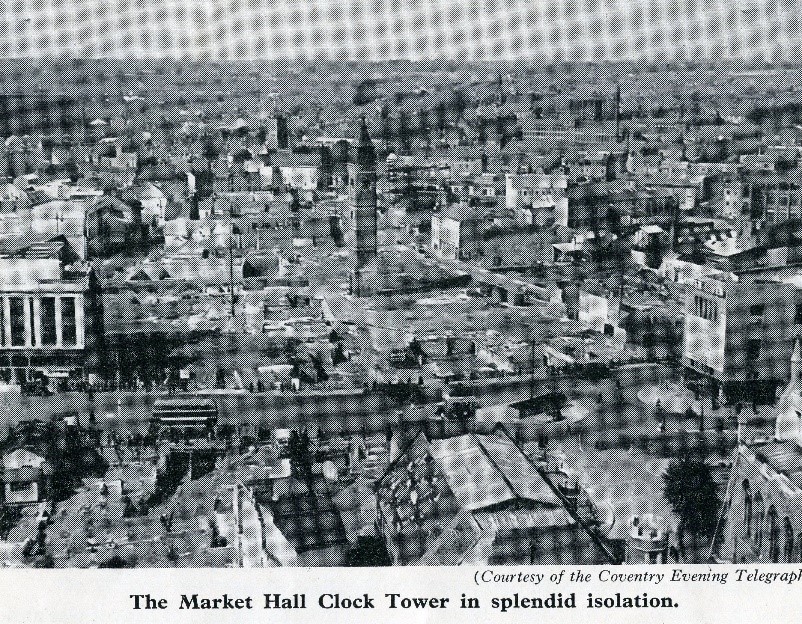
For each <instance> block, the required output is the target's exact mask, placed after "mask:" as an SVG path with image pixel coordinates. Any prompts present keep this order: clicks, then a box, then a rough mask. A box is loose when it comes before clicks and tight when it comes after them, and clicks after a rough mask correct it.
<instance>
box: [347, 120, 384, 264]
mask: <svg viewBox="0 0 802 624" xmlns="http://www.w3.org/2000/svg"><path fill="white" fill-rule="evenodd" d="M348 178H349V187H348V190H349V192H348V197H349V208H350V211H351V215H350V217H351V218H350V221H351V229H352V230H353V234H354V246H355V251H356V267H355V270H356V271H360V270H362V269H363V268H365V266H366V265H368V264H369V263H370V262H371V261H372V260H373V259H374V258H375V257H376V245H377V241H376V237H377V234H376V229H377V222H378V218H377V213H376V151H375V150H374V148H373V142H372V141H371V140H370V136H369V135H368V126H367V124H366V123H365V118H364V117H363V118H362V125H361V127H360V130H359V143H358V145H357V148H356V156H355V158H354V159H353V162H352V163H349V165H348Z"/></svg>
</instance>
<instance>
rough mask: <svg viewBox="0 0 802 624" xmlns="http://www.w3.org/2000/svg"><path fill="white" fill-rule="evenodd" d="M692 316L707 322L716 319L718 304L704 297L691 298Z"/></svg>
mask: <svg viewBox="0 0 802 624" xmlns="http://www.w3.org/2000/svg"><path fill="white" fill-rule="evenodd" d="M693 303H694V315H695V316H698V317H700V318H703V319H706V320H708V321H715V320H716V319H718V304H717V303H716V302H715V301H711V300H710V299H707V298H705V297H699V296H696V297H694V298H693Z"/></svg>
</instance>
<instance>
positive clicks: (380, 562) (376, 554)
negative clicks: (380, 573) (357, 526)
mask: <svg viewBox="0 0 802 624" xmlns="http://www.w3.org/2000/svg"><path fill="white" fill-rule="evenodd" d="M392 564H393V562H392V559H390V554H389V553H388V552H387V546H386V545H385V543H384V540H383V539H381V538H380V537H375V536H372V535H360V536H359V537H357V538H356V542H354V543H353V545H352V546H351V548H349V549H348V551H347V552H346V553H345V558H344V559H343V566H345V567H347V568H362V567H379V566H390V565H392Z"/></svg>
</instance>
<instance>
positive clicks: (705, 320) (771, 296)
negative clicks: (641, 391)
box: [683, 274, 802, 401]
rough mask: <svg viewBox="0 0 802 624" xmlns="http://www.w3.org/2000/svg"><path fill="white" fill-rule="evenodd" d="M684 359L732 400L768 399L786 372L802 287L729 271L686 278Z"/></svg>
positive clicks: (801, 316) (799, 321)
mask: <svg viewBox="0 0 802 624" xmlns="http://www.w3.org/2000/svg"><path fill="white" fill-rule="evenodd" d="M687 286H688V288H687V290H686V301H685V328H684V333H685V336H684V343H683V364H684V366H685V368H686V372H688V373H690V374H691V375H692V376H695V375H698V376H701V377H703V378H706V379H708V380H709V381H710V382H711V385H712V386H713V387H717V388H722V389H723V390H724V393H725V396H726V397H728V398H729V399H730V400H735V401H740V400H743V401H750V400H752V399H757V400H761V399H763V400H773V398H774V396H775V392H776V389H777V387H779V386H780V385H783V384H785V382H786V381H787V380H788V376H789V361H790V356H791V352H792V349H793V342H794V338H795V337H796V336H797V335H798V333H799V331H800V329H802V327H801V326H802V291H800V289H799V288H798V287H797V286H796V285H795V284H793V283H787V282H781V281H770V280H760V279H752V278H748V277H746V276H745V277H744V279H742V280H739V279H737V278H735V277H733V276H730V275H728V274H719V275H711V276H707V277H702V278H699V279H696V280H693V282H692V283H689V284H687Z"/></svg>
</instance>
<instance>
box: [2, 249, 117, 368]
mask: <svg viewBox="0 0 802 624" xmlns="http://www.w3.org/2000/svg"><path fill="white" fill-rule="evenodd" d="M0 275H2V281H0V371H1V372H2V373H3V374H4V375H5V376H6V378H7V379H9V380H14V381H17V382H25V381H30V380H31V379H33V378H34V377H36V376H39V375H44V376H46V377H55V378H63V377H70V376H83V374H84V373H85V372H86V370H85V369H86V368H87V365H89V368H92V367H93V366H92V363H91V361H89V360H91V358H88V357H87V356H88V354H89V353H90V352H93V353H94V350H95V348H96V347H98V346H99V344H98V343H99V339H98V335H99V334H98V332H100V335H102V328H101V327H100V326H99V324H100V323H102V321H101V320H99V319H101V318H102V314H99V309H100V308H99V306H100V297H99V293H98V289H97V286H96V285H95V283H94V279H93V277H92V275H91V274H89V275H87V274H84V275H81V276H67V275H65V274H64V271H63V269H62V266H61V263H60V261H59V260H30V259H11V258H7V259H0Z"/></svg>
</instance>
